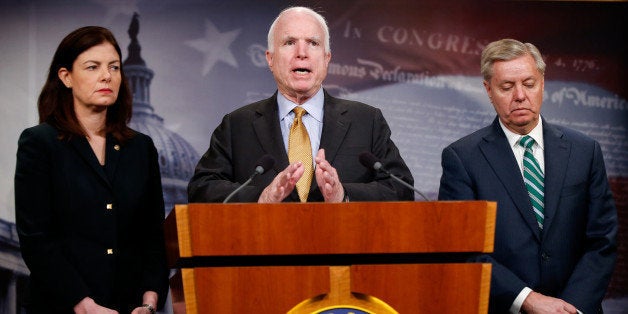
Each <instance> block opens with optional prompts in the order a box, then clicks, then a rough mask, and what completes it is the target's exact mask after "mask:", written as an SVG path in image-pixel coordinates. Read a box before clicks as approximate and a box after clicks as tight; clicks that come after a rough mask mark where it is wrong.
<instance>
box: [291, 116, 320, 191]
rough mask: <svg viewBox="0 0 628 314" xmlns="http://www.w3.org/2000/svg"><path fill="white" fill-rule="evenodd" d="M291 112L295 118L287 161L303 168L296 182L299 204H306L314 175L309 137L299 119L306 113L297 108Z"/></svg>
mask: <svg viewBox="0 0 628 314" xmlns="http://www.w3.org/2000/svg"><path fill="white" fill-rule="evenodd" d="M292 111H294V113H295V116H294V121H293V122H292V127H290V137H289V139H288V160H290V163H293V162H297V161H300V162H301V163H303V166H304V167H305V171H304V172H303V176H302V177H301V179H299V181H298V182H297V193H298V194H299V199H301V202H306V201H307V196H308V194H309V193H310V184H312V174H313V173H314V169H313V166H312V145H311V144H310V136H309V135H308V134H307V129H306V128H305V125H303V120H301V117H303V115H304V114H306V113H307V111H305V109H303V108H301V107H299V106H297V107H295V108H294V109H293V110H292Z"/></svg>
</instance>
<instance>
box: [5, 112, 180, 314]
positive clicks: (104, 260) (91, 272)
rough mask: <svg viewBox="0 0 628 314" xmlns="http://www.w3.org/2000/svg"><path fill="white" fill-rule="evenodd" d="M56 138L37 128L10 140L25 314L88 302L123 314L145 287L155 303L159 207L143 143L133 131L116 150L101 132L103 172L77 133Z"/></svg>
mask: <svg viewBox="0 0 628 314" xmlns="http://www.w3.org/2000/svg"><path fill="white" fill-rule="evenodd" d="M58 136H59V134H58V132H57V130H56V129H55V128H53V127H52V126H50V125H48V124H40V125H38V126H35V127H32V128H29V129H26V130H25V131H24V132H23V133H22V135H21V136H20V140H19V143H18V151H17V166H16V170H15V210H16V224H17V231H18V234H19V238H20V246H21V251H22V256H23V258H24V261H25V262H26V265H27V266H28V268H29V270H30V271H31V277H30V280H31V281H30V289H31V299H30V306H31V309H30V312H32V313H72V308H73V306H74V305H76V304H77V303H78V302H79V301H81V300H82V299H83V298H84V297H86V296H89V297H91V298H93V299H94V300H95V301H96V302H97V303H99V304H101V305H103V306H108V307H112V308H115V309H118V310H119V311H120V313H130V310H129V307H136V306H140V305H141V304H142V294H143V292H144V291H146V290H152V291H156V292H157V293H158V294H159V299H160V301H161V303H162V304H163V301H165V299H166V293H167V288H168V286H167V284H168V269H167V266H166V264H165V247H164V239H163V229H162V223H163V217H164V203H163V196H162V190H161V180H160V174H159V165H158V163H157V151H156V150H155V147H154V145H153V142H152V140H151V139H150V138H149V137H148V136H146V135H143V134H139V133H138V134H137V135H135V136H134V137H133V138H132V139H130V140H129V141H127V142H126V143H124V144H123V145H121V144H119V143H117V142H116V140H115V139H114V138H113V137H112V136H108V137H107V146H106V162H105V163H106V165H105V166H104V167H103V166H101V165H100V164H99V163H98V160H97V159H96V155H95V154H94V153H93V151H92V149H91V147H90V145H89V143H88V142H87V140H86V139H85V138H84V137H76V136H75V137H72V138H71V139H70V140H67V139H64V140H60V139H59V138H58ZM116 147H117V148H118V149H116ZM107 204H111V205H110V206H108V205H107ZM109 208H110V209H109ZM109 249H111V251H109V253H112V254H108V250H109Z"/></svg>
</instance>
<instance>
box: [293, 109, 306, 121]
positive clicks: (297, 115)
mask: <svg viewBox="0 0 628 314" xmlns="http://www.w3.org/2000/svg"><path fill="white" fill-rule="evenodd" d="M292 111H294V114H295V117H294V118H295V119H298V120H300V119H301V117H303V115H304V114H306V113H307V110H305V109H303V108H301V107H300V106H296V107H294V109H292Z"/></svg>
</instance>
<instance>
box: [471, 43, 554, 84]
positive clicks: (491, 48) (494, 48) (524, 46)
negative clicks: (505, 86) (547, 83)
mask: <svg viewBox="0 0 628 314" xmlns="http://www.w3.org/2000/svg"><path fill="white" fill-rule="evenodd" d="M525 55H530V56H532V58H534V61H535V62H536V68H537V69H538V70H539V72H540V73H541V75H545V61H543V56H542V55H541V52H539V49H537V48H536V46H534V45H533V44H531V43H522V42H520V41H518V40H515V39H510V38H506V39H501V40H498V41H494V42H492V43H490V44H488V45H487V46H486V47H485V48H484V50H483V51H482V58H481V60H480V72H481V73H482V76H483V77H484V80H485V81H490V80H491V78H492V77H493V64H494V63H495V62H496V61H510V60H513V59H516V58H519V57H521V56H525Z"/></svg>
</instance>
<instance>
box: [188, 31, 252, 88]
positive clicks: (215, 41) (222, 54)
mask: <svg viewBox="0 0 628 314" xmlns="http://www.w3.org/2000/svg"><path fill="white" fill-rule="evenodd" d="M239 34H240V29H236V30H232V31H228V32H225V33H221V32H220V31H218V29H217V28H216V26H215V25H214V24H213V23H212V22H211V21H210V20H208V19H206V20H205V38H199V39H193V40H187V41H185V44H186V45H188V46H190V47H192V48H194V49H196V50H198V51H200V52H201V53H203V54H204V60H203V76H205V75H207V73H209V71H211V69H212V68H213V67H214V65H215V64H216V62H218V61H219V60H220V61H223V62H225V63H227V64H229V65H231V66H233V67H236V68H237V67H238V61H236V59H235V57H234V56H233V54H232V53H231V51H230V50H229V46H230V45H231V43H233V41H234V40H235V39H236V37H238V35H239Z"/></svg>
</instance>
